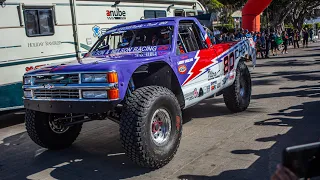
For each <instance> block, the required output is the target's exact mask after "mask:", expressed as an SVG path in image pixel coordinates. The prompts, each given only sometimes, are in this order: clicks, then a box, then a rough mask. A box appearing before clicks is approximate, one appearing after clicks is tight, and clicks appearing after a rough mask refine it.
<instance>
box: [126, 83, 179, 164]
mask: <svg viewBox="0 0 320 180" xmlns="http://www.w3.org/2000/svg"><path fill="white" fill-rule="evenodd" d="M181 134H182V114H181V109H180V105H179V103H178V100H177V98H176V97H175V95H174V94H173V93H172V92H171V91H170V90H169V89H167V88H164V87H159V86H147V87H142V88H139V89H137V90H135V91H134V92H133V93H132V95H131V96H129V97H128V98H127V100H126V102H125V105H124V109H123V111H122V113H121V116H120V139H121V142H122V145H123V147H124V149H125V152H126V154H127V156H128V157H129V158H130V159H131V160H132V161H133V162H135V163H136V164H138V165H140V166H142V167H148V168H161V167H163V166H164V165H166V164H167V163H169V162H170V160H171V159H172V158H173V156H174V155H175V153H176V152H177V149H178V147H179V144H180V139H181Z"/></svg>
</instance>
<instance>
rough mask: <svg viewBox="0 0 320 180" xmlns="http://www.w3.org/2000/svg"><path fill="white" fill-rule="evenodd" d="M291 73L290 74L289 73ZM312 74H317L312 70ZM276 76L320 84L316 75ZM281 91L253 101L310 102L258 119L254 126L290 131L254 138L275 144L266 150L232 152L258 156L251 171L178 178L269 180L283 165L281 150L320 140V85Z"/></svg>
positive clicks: (233, 171) (258, 97)
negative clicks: (288, 99) (290, 99)
mask: <svg viewBox="0 0 320 180" xmlns="http://www.w3.org/2000/svg"><path fill="white" fill-rule="evenodd" d="M288 73H290V72H288ZM312 73H316V72H315V71H313V72H312ZM274 74H277V76H279V74H282V77H283V78H286V79H287V80H290V81H307V80H309V81H315V82H317V81H319V80H320V76H316V75H313V74H308V73H307V74H305V73H304V72H301V73H297V74H295V73H292V72H291V74H293V75H289V74H287V73H285V72H283V73H279V72H275V73H274ZM279 90H281V91H283V90H286V91H285V92H279V93H271V94H257V95H253V99H262V98H278V97H305V98H309V99H310V100H311V101H310V102H304V103H302V104H300V105H295V106H291V107H288V108H286V109H281V110H279V111H278V112H277V113H270V114H268V115H270V116H273V117H272V118H269V119H265V120H259V121H256V122H255V123H254V125H255V126H274V127H279V126H281V127H288V128H291V129H290V130H289V131H288V132H286V133H283V134H277V135H273V136H270V137H261V138H257V139H255V141H257V142H274V144H273V145H272V146H271V147H270V148H267V149H259V150H257V149H238V150H231V154H238V155H243V154H246V155H248V154H253V155H256V156H258V159H257V160H256V161H255V162H254V163H252V164H251V165H250V166H249V167H248V168H245V169H236V168H234V170H226V171H223V172H221V173H220V174H218V175H216V176H198V175H181V176H179V177H178V178H180V179H186V180H201V179H205V180H206V179H213V180H217V179H235V180H237V179H259V180H263V179H270V177H271V176H272V174H273V173H274V172H275V169H276V165H277V164H279V163H281V160H282V151H283V149H284V148H286V147H288V146H294V145H299V144H306V143H312V142H317V141H320V129H319V127H320V121H319V117H320V112H319V108H318V107H320V101H319V100H316V101H312V100H313V99H314V98H317V99H318V98H320V82H319V84H316V85H303V86H298V87H282V88H279Z"/></svg>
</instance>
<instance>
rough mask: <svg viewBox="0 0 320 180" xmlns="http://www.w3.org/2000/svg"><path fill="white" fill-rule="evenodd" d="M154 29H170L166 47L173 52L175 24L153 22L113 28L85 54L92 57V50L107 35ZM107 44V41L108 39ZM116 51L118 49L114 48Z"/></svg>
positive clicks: (172, 22) (171, 22) (170, 22)
mask: <svg viewBox="0 0 320 180" xmlns="http://www.w3.org/2000/svg"><path fill="white" fill-rule="evenodd" d="M156 27H170V28H171V37H169V38H170V44H168V45H170V51H171V52H173V51H174V49H173V46H174V45H175V44H174V43H175V41H174V39H175V33H176V26H175V22H174V21H155V22H146V23H139V24H134V25H124V26H120V27H118V26H115V27H113V28H111V29H109V30H108V31H107V32H106V33H104V34H103V35H102V36H101V37H100V38H99V39H98V40H97V41H96V42H95V43H94V45H93V46H92V47H91V48H90V50H89V51H88V52H87V55H88V56H89V57H92V53H93V52H94V50H96V48H97V46H99V45H100V44H101V43H102V42H103V41H104V39H105V38H106V37H107V36H109V35H112V34H114V33H116V34H118V33H120V32H123V31H130V30H132V31H134V30H139V29H148V28H156ZM133 40H134V39H132V40H131V41H133ZM108 43H109V39H108ZM130 43H131V42H130ZM148 46H149V45H148ZM160 46H161V45H160ZM130 47H131V45H130ZM138 47H139V46H138ZM116 49H119V48H116ZM88 56H86V57H88Z"/></svg>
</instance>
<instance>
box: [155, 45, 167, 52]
mask: <svg viewBox="0 0 320 180" xmlns="http://www.w3.org/2000/svg"><path fill="white" fill-rule="evenodd" d="M169 48H170V46H158V49H157V50H158V51H166V50H168V49H169Z"/></svg>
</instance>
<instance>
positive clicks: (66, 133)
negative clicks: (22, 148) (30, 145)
mask: <svg viewBox="0 0 320 180" xmlns="http://www.w3.org/2000/svg"><path fill="white" fill-rule="evenodd" d="M52 118H53V115H52V114H49V113H43V112H38V111H33V110H28V109H26V114H25V125H26V129H27V132H28V134H29V136H30V138H31V139H32V140H33V141H34V142H35V143H36V144H38V145H39V146H41V147H44V148H48V149H52V150H58V149H64V148H67V147H69V146H70V145H71V144H72V143H73V142H74V141H75V140H76V138H77V137H78V135H79V134H80V131H81V128H82V124H76V125H74V126H71V127H69V128H64V127H59V126H57V125H55V124H53V121H52V120H53V119H52Z"/></svg>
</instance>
